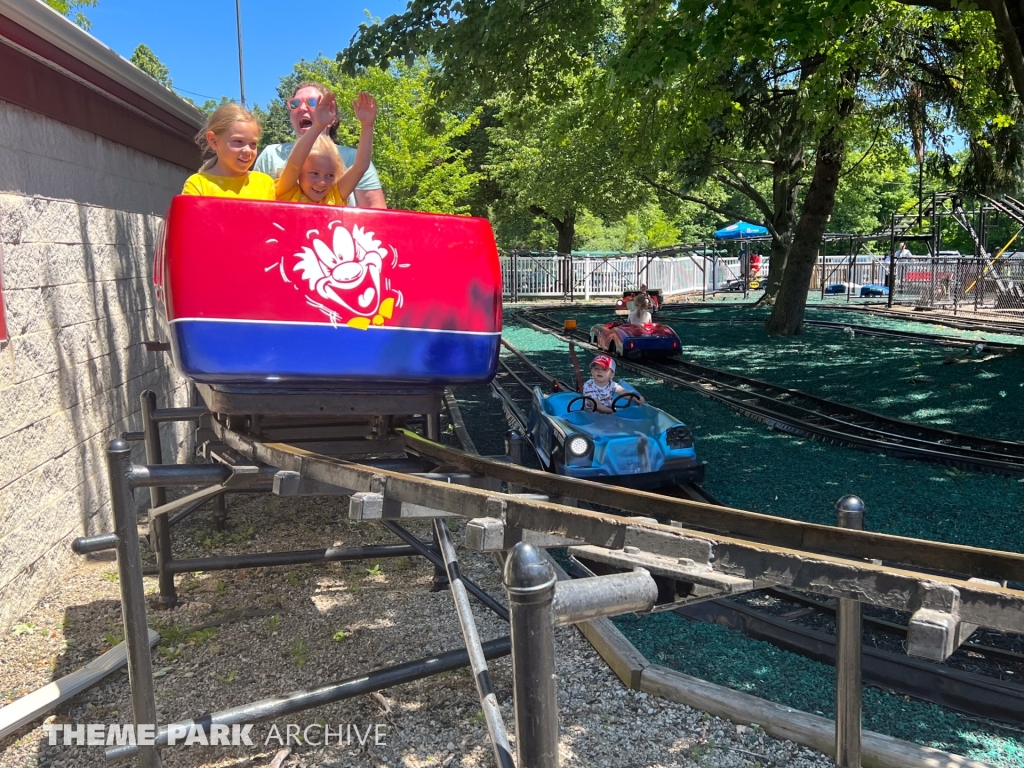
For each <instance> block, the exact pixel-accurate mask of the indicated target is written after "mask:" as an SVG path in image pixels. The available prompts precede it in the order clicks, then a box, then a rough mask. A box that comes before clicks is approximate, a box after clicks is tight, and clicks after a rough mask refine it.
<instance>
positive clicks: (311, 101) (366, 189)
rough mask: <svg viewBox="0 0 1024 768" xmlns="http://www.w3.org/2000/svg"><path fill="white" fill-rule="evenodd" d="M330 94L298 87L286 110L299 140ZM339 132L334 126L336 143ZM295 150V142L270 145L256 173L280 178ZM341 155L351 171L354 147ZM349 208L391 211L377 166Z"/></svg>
mask: <svg viewBox="0 0 1024 768" xmlns="http://www.w3.org/2000/svg"><path fill="white" fill-rule="evenodd" d="M329 93H330V91H328V90H327V88H325V87H324V86H322V85H320V84H319V83H311V82H303V83H299V84H298V85H297V86H296V87H295V92H294V93H293V94H292V97H291V98H290V99H288V100H287V101H286V102H285V106H286V107H287V108H288V117H289V118H290V119H291V122H292V128H293V129H294V130H295V135H296V136H302V135H303V134H304V133H305V132H306V131H308V130H309V129H310V128H312V127H313V111H314V110H315V109H316V105H317V104H318V103H319V101H320V100H321V99H323V98H324V97H326V96H327V95H328V94H329ZM337 129H338V126H337V124H335V125H333V126H331V128H330V130H329V133H330V136H331V138H332V139H334V138H335V137H336V134H337ZM294 147H295V142H293V141H289V142H285V143H284V144H271V145H269V146H268V147H266V148H265V149H264V150H263V152H261V153H260V156H259V157H258V158H257V159H256V165H255V166H253V170H256V171H260V172H262V173H266V174H269V175H270V176H273V177H275V178H276V177H277V175H278V174H279V173H280V172H281V170H282V169H283V168H284V166H285V164H286V163H287V162H288V156H289V155H290V154H291V153H292V149H294ZM338 154H340V155H341V159H342V160H343V161H344V162H345V167H346V168H351V167H352V166H353V165H354V164H355V160H356V150H355V148H354V147H342V146H338ZM349 205H356V206H358V207H360V208H387V207H388V204H387V200H385V199H384V190H383V189H381V186H380V179H379V178H378V177H377V169H376V168H374V167H373V163H370V167H369V169H368V170H367V171H366V173H364V174H363V177H362V179H360V181H359V183H358V184H356V189H355V193H354V196H352V197H349Z"/></svg>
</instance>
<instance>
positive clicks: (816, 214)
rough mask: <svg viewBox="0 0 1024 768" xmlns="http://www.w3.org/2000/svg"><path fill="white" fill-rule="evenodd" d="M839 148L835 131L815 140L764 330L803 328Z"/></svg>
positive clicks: (840, 152) (783, 331) (833, 187)
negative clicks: (815, 149)
mask: <svg viewBox="0 0 1024 768" xmlns="http://www.w3.org/2000/svg"><path fill="white" fill-rule="evenodd" d="M851 106H852V105H851ZM847 111H848V110H847ZM843 150H844V142H843V139H842V138H841V137H840V136H839V133H838V131H837V130H832V131H831V132H829V133H827V134H826V135H825V136H823V137H822V139H821V141H820V142H819V143H818V153H817V157H816V159H815V163H814V176H813V178H812V179H811V185H810V187H808V188H807V198H806V199H805V200H804V209H803V211H802V212H801V214H800V221H799V222H797V225H796V232H795V233H794V234H793V244H792V246H791V247H790V249H789V259H788V260H787V263H786V271H785V274H784V275H783V278H782V286H781V288H780V289H779V295H778V297H777V299H776V301H775V306H774V307H772V314H771V316H770V317H769V318H768V322H767V323H766V325H765V330H766V331H767V332H768V333H777V334H780V335H782V336H795V335H796V334H798V333H800V332H801V331H802V330H803V324H804V309H805V308H806V306H807V291H808V287H809V286H810V283H811V274H812V273H813V271H814V263H815V261H817V257H818V248H819V247H820V245H821V236H822V235H823V234H825V230H826V228H827V227H828V221H829V218H830V217H831V216H832V210H833V208H835V204H836V188H837V187H838V186H839V171H840V170H841V169H842V166H843Z"/></svg>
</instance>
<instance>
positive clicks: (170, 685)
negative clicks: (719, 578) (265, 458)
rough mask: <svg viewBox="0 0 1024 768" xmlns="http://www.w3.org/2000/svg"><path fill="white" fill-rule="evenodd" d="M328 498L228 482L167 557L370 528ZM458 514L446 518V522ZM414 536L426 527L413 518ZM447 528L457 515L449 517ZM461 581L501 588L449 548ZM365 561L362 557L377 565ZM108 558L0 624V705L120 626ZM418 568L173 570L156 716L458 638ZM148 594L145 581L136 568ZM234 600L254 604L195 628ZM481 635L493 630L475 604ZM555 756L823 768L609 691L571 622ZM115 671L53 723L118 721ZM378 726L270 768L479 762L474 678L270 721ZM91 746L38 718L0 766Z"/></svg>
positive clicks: (75, 662) (266, 749) (603, 762)
mask: <svg viewBox="0 0 1024 768" xmlns="http://www.w3.org/2000/svg"><path fill="white" fill-rule="evenodd" d="M346 510H347V504H346V501H345V500H344V499H338V498H333V499H331V498H307V499H302V500H296V499H277V498H274V497H268V496H252V495H245V496H233V497H231V499H230V502H229V515H230V528H229V530H228V531H226V532H224V533H217V532H215V531H213V530H212V529H211V528H210V524H209V523H208V522H207V519H204V518H203V517H202V515H201V514H200V515H197V516H196V519H190V520H188V521H186V522H183V523H182V524H181V525H180V526H178V527H177V528H176V529H175V535H176V539H175V547H176V552H177V553H178V554H179V556H199V555H203V554H209V553H210V552H212V551H217V552H222V553H225V554H227V553H237V552H248V551H266V550H273V549H284V548H296V549H301V548H317V547H324V546H330V545H332V544H339V543H343V544H344V545H346V546H354V545H359V544H369V543H378V542H386V541H389V540H390V539H389V538H388V536H389V534H387V532H386V531H384V530H383V529H382V528H380V527H378V526H375V525H372V524H368V523H367V524H360V523H355V522H350V521H348V520H347V519H346ZM457 527H458V528H461V525H459V526H457ZM414 528H416V529H417V530H418V533H419V534H420V535H421V536H423V537H426V536H427V528H426V526H425V525H423V524H420V525H419V526H414ZM454 535H455V538H456V540H461V530H459V531H456V532H455V534H454ZM462 557H463V560H462V566H463V569H464V572H466V573H467V574H468V575H469V576H470V577H471V578H473V579H474V580H476V581H477V583H478V584H480V585H481V586H482V587H483V588H485V589H487V590H488V591H489V592H491V593H492V594H495V595H502V594H503V593H502V590H501V587H500V582H499V575H498V571H497V569H496V567H495V566H494V564H493V563H492V561H491V560H490V559H487V558H483V557H480V556H476V555H474V554H473V553H466V552H463V553H462ZM378 565H379V567H377V566H378ZM115 573H116V567H115V563H114V562H113V561H112V560H83V561H82V563H81V565H80V566H78V567H77V568H76V569H75V570H74V571H73V572H71V573H69V574H68V576H67V579H66V580H65V581H64V583H63V584H60V585H55V587H54V589H53V591H52V592H51V593H50V594H49V595H48V596H47V597H46V598H45V599H44V600H43V601H41V602H40V604H39V605H38V606H37V607H36V609H35V610H33V611H32V612H31V613H30V614H28V615H26V616H25V617H23V619H22V620H21V621H20V622H19V624H18V630H16V632H15V633H12V634H11V635H9V636H7V637H4V638H2V639H0V702H3V703H7V702H9V701H10V700H12V699H13V698H16V697H18V696H20V695H22V694H24V693H27V692H29V691H30V690H33V689H35V688H37V687H39V686H41V685H44V684H45V683H47V682H49V681H50V680H52V679H55V678H57V677H60V676H62V675H65V674H67V673H69V672H70V671H72V670H74V669H77V668H78V667H80V666H81V665H83V664H84V663H86V662H88V661H89V660H91V659H93V658H94V657H95V656H97V655H98V654H99V653H100V652H101V651H103V650H105V648H106V647H108V646H109V645H111V644H112V643H114V642H116V641H117V640H118V639H119V635H120V628H121V624H120V604H119V600H118V584H117V579H116V575H115ZM431 575H432V568H431V567H430V566H428V565H427V564H425V562H424V561H422V560H420V559H418V558H417V559H413V560H410V559H407V558H401V559H396V560H390V561H389V560H384V561H381V562H380V563H379V564H378V563H345V564H340V563H333V564H329V565H324V566H318V567H312V566H305V567H290V568H277V569H257V570H250V571H234V572H231V571H226V572H219V573H214V572H211V573H202V574H195V575H193V576H191V577H187V576H186V577H179V579H178V584H179V589H180V597H181V600H182V604H181V606H180V607H178V608H177V609H175V610H174V611H173V612H170V613H161V612H159V611H157V610H155V609H154V608H153V606H151V611H150V622H151V625H152V626H154V627H155V628H159V629H160V630H161V633H162V636H163V639H162V640H161V643H160V645H159V646H158V647H157V649H156V652H155V653H154V656H153V664H154V668H155V669H156V670H157V674H158V675H160V676H159V677H158V678H157V680H156V685H157V688H156V691H157V705H158V709H159V711H160V717H159V719H160V721H161V722H165V723H166V722H169V721H173V720H178V719H185V718H188V717H191V716H195V715H198V714H199V713H202V712H207V711H213V710H217V709H223V708H226V707H231V706H238V705H240V704H243V703H245V702H250V701H256V700H258V699H261V698H265V697H268V696H272V695H278V694H282V693H285V692H288V691H293V690H297V689H301V688H309V687H313V686H316V685H318V684H322V683H324V682H326V681H330V680H338V679H343V678H346V677H349V676H352V675H356V674H358V673H359V672H360V671H364V670H368V669H371V668H373V667H376V666H383V665H387V664H392V663H398V662H402V661H406V660H410V659H415V658H420V657H423V656H427V655H430V654H433V653H437V652H439V651H442V650H446V649H452V648H457V647H460V646H461V645H462V639H461V633H460V631H459V626H458V621H457V618H456V615H455V611H454V608H453V606H452V602H451V598H450V595H449V594H448V593H447V592H440V593H430V592H429V591H428V590H429V587H430V581H431ZM146 587H147V591H148V592H149V594H150V595H151V597H150V599H151V600H152V599H154V598H153V594H154V592H155V590H156V584H155V579H153V578H147V579H146ZM240 609H248V610H249V611H251V612H254V613H258V614H260V615H256V616H250V617H248V618H243V619H239V620H235V621H227V622H225V623H221V624H218V625H216V626H213V627H210V628H207V629H201V630H196V629H195V628H196V627H200V626H202V625H204V624H210V623H215V622H217V621H218V620H219V619H222V618H223V617H224V616H225V615H228V614H232V613H235V615H237V612H238V611H239V610H240ZM477 621H478V626H479V628H480V633H481V636H482V637H483V638H484V639H485V640H486V639H490V638H494V637H499V636H501V635H502V634H504V633H505V632H506V631H507V629H506V627H505V626H504V625H503V624H502V623H501V622H500V621H499V620H498V619H496V618H493V617H492V615H491V614H489V613H484V612H482V611H481V612H478V613H477ZM556 643H557V654H558V673H559V706H560V709H561V725H562V735H561V756H562V764H563V765H565V766H609V767H611V766H614V767H615V768H618V767H620V766H688V767H689V766H712V765H713V766H735V767H736V768H740V767H741V766H754V765H759V766H762V767H767V766H780V767H781V766H794V767H799V768H826V766H830V765H832V762H831V761H830V760H829V759H828V758H825V757H823V756H821V755H819V754H816V753H812V752H810V751H808V750H805V749H802V748H798V747H797V746H796V745H794V744H792V743H789V742H780V741H776V740H773V739H770V738H768V737H766V736H765V735H764V734H763V733H761V732H759V731H756V730H752V729H749V728H740V729H737V727H736V726H735V725H733V724H731V723H728V722H726V721H722V720H719V719H717V718H712V717H709V716H708V715H706V714H704V713H701V712H697V711H694V710H691V709H689V708H687V707H685V706H681V705H677V704H672V703H669V702H665V701H662V700H658V699H654V698H651V697H648V696H647V695H646V694H642V693H637V692H635V691H631V690H628V689H626V688H625V687H623V686H622V685H621V683H620V682H619V681H618V679H617V678H615V677H614V675H613V674H612V673H611V672H610V671H609V670H608V669H607V667H606V666H605V665H604V663H603V661H602V660H601V659H600V657H599V656H597V654H596V653H595V652H594V651H593V650H592V649H591V647H590V646H589V644H588V643H587V642H586V640H585V639H583V637H582V635H580V634H579V633H578V632H577V631H576V630H575V629H571V628H569V629H563V630H558V631H557V632H556ZM510 668H511V664H510V661H509V660H508V659H500V660H497V661H495V662H492V663H491V670H492V676H493V683H494V687H495V689H496V690H497V692H498V696H499V700H500V702H501V704H502V713H503V715H504V718H505V722H506V724H507V725H508V726H509V729H510V730H511V726H512V723H513V722H514V721H513V713H512V701H511V679H510V672H511V669H510ZM130 712H131V708H130V704H129V700H128V685H127V673H126V672H125V671H123V670H122V671H120V672H117V673H114V674H113V675H111V676H109V677H108V678H106V679H105V680H104V681H102V682H101V683H99V684H98V685H96V686H94V687H93V688H92V689H90V690H88V691H86V692H83V693H82V694H79V695H78V696H76V697H75V698H74V699H72V700H71V702H69V703H66V704H64V705H62V706H60V707H59V708H58V709H57V710H56V712H55V713H54V714H53V716H52V717H51V719H50V722H57V723H87V722H98V723H111V724H113V723H125V722H130V720H131V715H130ZM288 722H292V723H297V724H300V725H301V726H303V727H305V726H307V725H310V724H313V723H321V724H323V723H327V724H330V725H331V726H332V728H333V727H334V726H335V725H336V724H354V725H356V726H358V727H360V728H362V729H364V730H365V728H366V726H368V725H374V724H378V723H380V724H381V725H382V727H383V728H384V730H383V733H384V740H385V741H386V745H380V746H367V747H364V748H362V749H360V748H359V747H358V742H357V741H354V742H353V745H351V746H349V745H344V746H342V747H339V746H337V745H336V744H332V745H331V746H330V747H323V746H320V747H317V746H315V745H312V744H304V745H294V747H293V752H292V754H291V755H290V756H289V757H288V758H287V759H286V760H285V761H284V763H283V765H284V766H285V767H286V768H288V767H292V768H294V767H298V766H302V767H307V766H308V767H310V768H312V767H313V766H317V767H320V766H339V767H340V766H375V767H377V766H405V767H407V768H422V767H424V766H489V765H492V764H493V758H492V756H491V752H490V749H489V747H488V746H487V742H486V737H485V734H486V728H485V726H484V724H483V720H482V715H481V714H480V707H479V704H478V701H477V697H476V691H475V687H474V685H473V681H472V678H471V676H470V675H469V674H468V672H465V671H460V672H455V673H452V674H447V675H442V676H440V677H436V678H432V679H428V680H425V681H421V682H418V683H413V684H410V685H406V686H401V687H397V688H393V689H388V690H386V691H384V692H383V693H382V695H381V696H380V697H378V696H373V695H370V696H362V697H359V698H357V699H353V700H350V701H347V702H340V703H337V704H333V705H329V706H324V707H320V708H318V709H315V710H309V711H307V712H304V713H301V714H299V715H294V716H292V717H290V718H285V719H284V720H282V721H277V722H276V723H275V724H276V725H277V727H278V729H279V732H280V733H281V734H286V733H287V730H286V728H287V724H288ZM270 727H271V724H269V723H265V724H259V725H257V726H256V727H255V729H254V731H253V734H254V736H255V738H254V741H255V742H256V745H257V746H255V747H249V748H245V747H242V748H231V747H202V746H194V747H187V748H186V747H177V748H170V749H167V750H164V752H163V754H164V761H165V762H164V764H165V765H166V766H169V768H175V767H177V766H211V767H212V766H269V765H270V764H271V761H272V759H273V757H274V755H275V753H276V752H277V750H278V749H279V747H280V745H279V743H278V741H277V740H275V739H271V740H270V742H269V744H267V743H265V742H266V740H267V737H268V736H269V735H270V734H271V733H272V731H271V730H270ZM102 765H105V761H104V759H103V756H102V748H101V747H63V746H57V747H51V746H48V745H47V744H46V743H45V737H44V734H43V731H42V729H41V728H40V723H39V722H36V723H33V724H32V725H30V726H26V727H25V728H24V729H22V730H21V731H20V732H19V733H17V734H15V735H13V736H12V737H10V738H8V739H7V740H6V741H5V742H3V743H2V744H0V766H4V767H5V768H6V767H10V768H31V767H33V766H48V767H51V768H71V767H72V766H102Z"/></svg>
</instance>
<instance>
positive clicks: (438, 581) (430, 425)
mask: <svg viewBox="0 0 1024 768" xmlns="http://www.w3.org/2000/svg"><path fill="white" fill-rule="evenodd" d="M423 419H424V421H423V432H424V437H426V438H427V440H431V441H433V442H435V443H437V442H440V440H441V414H440V413H427V414H424V417H423ZM432 536H433V541H432V544H433V547H434V549H438V548H439V547H440V546H441V544H440V542H439V541H438V539H437V529H436V528H435V529H434V530H433V534H432ZM445 589H448V573H447V572H446V571H445V569H444V568H442V567H441V566H439V565H436V564H435V565H434V579H433V582H432V584H431V585H430V591H431V592H441V591H443V590H445Z"/></svg>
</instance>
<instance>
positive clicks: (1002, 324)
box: [826, 305, 1024, 336]
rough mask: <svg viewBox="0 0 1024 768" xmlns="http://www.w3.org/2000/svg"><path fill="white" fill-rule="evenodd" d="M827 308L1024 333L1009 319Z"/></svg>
mask: <svg viewBox="0 0 1024 768" xmlns="http://www.w3.org/2000/svg"><path fill="white" fill-rule="evenodd" d="M826 308H827V309H839V310H842V311H843V312H857V313H860V314H864V315H877V316H878V317H888V318H893V319H896V320H902V321H905V322H908V323H922V324H929V325H942V326H946V327H947V328H958V329H959V330H962V331H982V332H984V331H988V332H990V333H1003V334H1006V335H1007V336H1021V335H1024V322H1014V321H1011V320H998V319H995V318H993V319H992V320H982V319H980V318H972V317H960V316H957V317H949V316H947V315H928V314H923V313H922V314H920V315H919V316H917V317H914V316H912V315H910V314H908V313H907V312H894V311H892V310H886V309H877V308H872V307H856V306H850V307H848V306H845V305H843V306H834V307H833V306H828V307H826Z"/></svg>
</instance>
